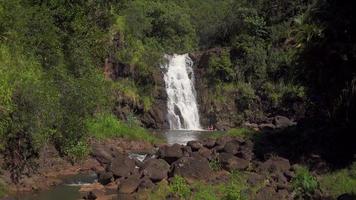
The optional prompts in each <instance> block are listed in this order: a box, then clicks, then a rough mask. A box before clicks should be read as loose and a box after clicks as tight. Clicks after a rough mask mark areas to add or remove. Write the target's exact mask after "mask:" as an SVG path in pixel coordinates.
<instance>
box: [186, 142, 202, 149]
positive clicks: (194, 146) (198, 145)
mask: <svg viewBox="0 0 356 200" xmlns="http://www.w3.org/2000/svg"><path fill="white" fill-rule="evenodd" d="M187 146H190V147H191V148H192V150H193V151H198V150H199V149H200V148H202V147H203V145H202V144H201V143H200V142H199V141H189V142H188V143H187Z"/></svg>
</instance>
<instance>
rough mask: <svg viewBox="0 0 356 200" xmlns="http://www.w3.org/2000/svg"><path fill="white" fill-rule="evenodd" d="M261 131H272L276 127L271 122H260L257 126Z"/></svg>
mask: <svg viewBox="0 0 356 200" xmlns="http://www.w3.org/2000/svg"><path fill="white" fill-rule="evenodd" d="M258 127H259V128H260V129H261V130H262V131H272V130H274V129H276V126H275V125H273V124H260V125H259V126H258Z"/></svg>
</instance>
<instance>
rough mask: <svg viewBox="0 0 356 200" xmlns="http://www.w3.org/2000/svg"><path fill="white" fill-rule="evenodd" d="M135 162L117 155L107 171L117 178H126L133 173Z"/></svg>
mask: <svg viewBox="0 0 356 200" xmlns="http://www.w3.org/2000/svg"><path fill="white" fill-rule="evenodd" d="M135 166H136V164H135V161H134V160H132V159H130V158H129V157H127V156H125V155H123V154H121V155H120V156H119V155H118V156H117V157H116V158H115V159H114V160H113V161H112V163H111V165H110V167H109V170H108V171H111V172H112V173H113V175H114V176H115V177H117V178H120V177H128V176H130V175H131V174H133V173H134V171H135Z"/></svg>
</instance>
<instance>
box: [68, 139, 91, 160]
mask: <svg viewBox="0 0 356 200" xmlns="http://www.w3.org/2000/svg"><path fill="white" fill-rule="evenodd" d="M64 153H65V154H66V155H67V156H68V157H69V159H70V160H71V161H73V162H77V161H80V160H84V159H85V158H86V157H87V156H88V155H89V153H90V147H89V145H88V143H87V142H86V141H79V142H77V143H74V144H71V145H68V146H66V147H65V148H64Z"/></svg>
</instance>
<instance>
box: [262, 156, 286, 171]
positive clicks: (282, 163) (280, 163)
mask: <svg viewBox="0 0 356 200" xmlns="http://www.w3.org/2000/svg"><path fill="white" fill-rule="evenodd" d="M259 168H260V170H261V171H262V172H283V173H284V172H286V171H289V170H290V168H291V166H290V163H289V160H287V159H285V158H281V157H272V158H270V159H268V160H266V161H265V162H264V163H262V164H261V165H260V166H259Z"/></svg>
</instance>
